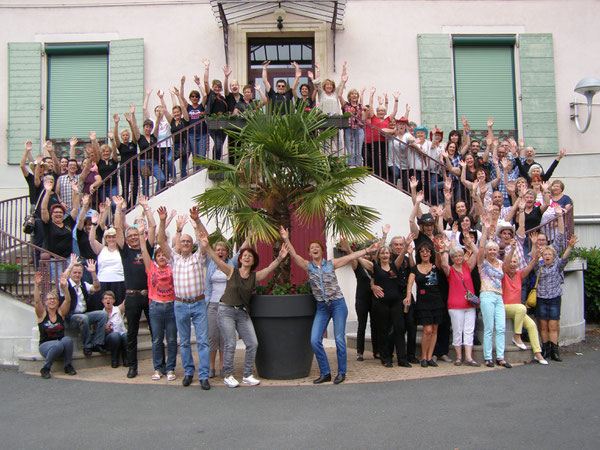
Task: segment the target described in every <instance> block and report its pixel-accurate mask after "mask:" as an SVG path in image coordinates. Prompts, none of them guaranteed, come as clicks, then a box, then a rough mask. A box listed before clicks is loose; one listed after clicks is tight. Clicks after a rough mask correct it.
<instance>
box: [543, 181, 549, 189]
mask: <svg viewBox="0 0 600 450" xmlns="http://www.w3.org/2000/svg"><path fill="white" fill-rule="evenodd" d="M542 190H543V191H548V190H550V183H548V182H547V181H544V182H543V183H542Z"/></svg>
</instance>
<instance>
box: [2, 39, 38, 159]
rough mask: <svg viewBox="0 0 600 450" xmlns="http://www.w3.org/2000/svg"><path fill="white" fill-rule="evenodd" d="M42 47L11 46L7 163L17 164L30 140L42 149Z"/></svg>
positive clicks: (35, 146)
mask: <svg viewBox="0 0 600 450" xmlns="http://www.w3.org/2000/svg"><path fill="white" fill-rule="evenodd" d="M41 54H42V45H41V44H40V43H38V42H9V43H8V163H9V164H18V163H19V162H20V161H21V156H22V155H23V145H24V143H25V141H26V140H27V139H30V140H31V142H32V143H33V148H34V151H33V154H34V155H36V154H37V150H36V149H39V148H40V134H41V104H42V97H41V83H42V79H41V77H42V68H41V64H42V60H41Z"/></svg>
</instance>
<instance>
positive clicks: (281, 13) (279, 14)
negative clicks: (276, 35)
mask: <svg viewBox="0 0 600 450" xmlns="http://www.w3.org/2000/svg"><path fill="white" fill-rule="evenodd" d="M285 14H286V10H285V9H283V8H282V7H281V3H280V4H279V8H277V9H276V10H275V11H273V15H274V16H275V19H276V20H277V29H278V30H279V31H281V30H283V20H284V19H285Z"/></svg>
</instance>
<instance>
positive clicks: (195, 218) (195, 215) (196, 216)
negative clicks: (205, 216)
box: [190, 206, 200, 223]
mask: <svg viewBox="0 0 600 450" xmlns="http://www.w3.org/2000/svg"><path fill="white" fill-rule="evenodd" d="M190 219H192V222H194V223H195V222H197V221H198V219H200V212H199V211H198V207H197V206H193V207H192V208H190Z"/></svg>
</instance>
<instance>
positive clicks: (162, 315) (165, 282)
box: [139, 226, 177, 381]
mask: <svg viewBox="0 0 600 450" xmlns="http://www.w3.org/2000/svg"><path fill="white" fill-rule="evenodd" d="M139 234H140V248H141V249H142V256H143V258H144V265H145V267H146V274H147V275H148V299H149V300H150V328H151V329H152V362H153V364H154V375H152V379H153V380H160V378H161V376H162V375H165V374H166V375H167V380H169V381H173V380H175V378H176V376H175V364H176V362H177V323H176V322H175V308H174V302H175V288H174V287H173V271H172V270H171V267H169V266H168V265H167V257H166V256H165V254H164V252H163V251H162V249H161V248H158V249H157V250H156V251H155V252H154V261H152V258H151V256H150V254H149V253H148V249H147V248H146V236H145V234H144V229H143V226H142V227H141V228H139ZM165 333H166V335H167V361H166V364H165V345H164V343H163V341H164V338H165Z"/></svg>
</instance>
